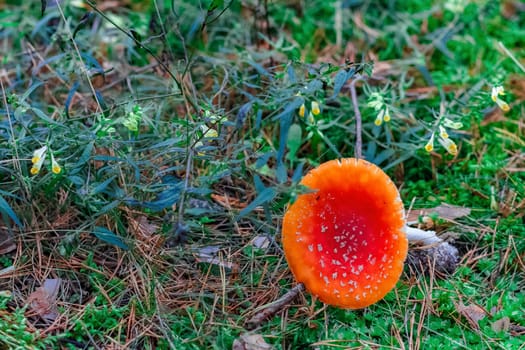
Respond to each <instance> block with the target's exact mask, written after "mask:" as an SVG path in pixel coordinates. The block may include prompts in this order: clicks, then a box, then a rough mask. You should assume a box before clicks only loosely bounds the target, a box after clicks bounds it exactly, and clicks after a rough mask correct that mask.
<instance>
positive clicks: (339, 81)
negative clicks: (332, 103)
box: [329, 68, 355, 100]
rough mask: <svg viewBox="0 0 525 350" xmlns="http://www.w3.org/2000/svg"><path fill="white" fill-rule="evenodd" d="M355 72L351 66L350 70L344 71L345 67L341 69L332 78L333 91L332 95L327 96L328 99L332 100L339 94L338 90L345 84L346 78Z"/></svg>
mask: <svg viewBox="0 0 525 350" xmlns="http://www.w3.org/2000/svg"><path fill="white" fill-rule="evenodd" d="M354 74H355V69H354V68H351V69H350V70H348V71H346V70H345V69H341V70H340V71H339V72H337V74H336V75H335V78H334V93H333V95H332V97H330V98H329V100H333V99H335V98H336V97H337V95H339V92H340V91H341V89H342V88H343V86H344V85H345V84H346V82H347V81H348V79H350V78H351V77H353V76H354Z"/></svg>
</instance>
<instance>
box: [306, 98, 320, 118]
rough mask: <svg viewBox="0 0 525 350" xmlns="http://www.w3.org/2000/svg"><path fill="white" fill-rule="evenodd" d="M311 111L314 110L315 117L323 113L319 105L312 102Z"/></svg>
mask: <svg viewBox="0 0 525 350" xmlns="http://www.w3.org/2000/svg"><path fill="white" fill-rule="evenodd" d="M303 106H304V105H303ZM311 110H312V113H313V115H319V114H320V113H321V109H320V108H319V103H317V102H316V101H312V109H311Z"/></svg>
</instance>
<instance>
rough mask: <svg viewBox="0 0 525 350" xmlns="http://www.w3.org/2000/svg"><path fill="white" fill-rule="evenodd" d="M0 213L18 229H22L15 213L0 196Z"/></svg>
mask: <svg viewBox="0 0 525 350" xmlns="http://www.w3.org/2000/svg"><path fill="white" fill-rule="evenodd" d="M0 212H2V214H6V215H7V216H9V217H10V218H11V220H13V221H14V222H15V224H17V225H18V226H19V227H23V225H22V223H21V222H20V220H19V219H18V216H16V214H15V212H14V211H13V209H12V208H11V206H10V205H9V204H8V203H7V201H6V200H5V199H4V197H2V196H0Z"/></svg>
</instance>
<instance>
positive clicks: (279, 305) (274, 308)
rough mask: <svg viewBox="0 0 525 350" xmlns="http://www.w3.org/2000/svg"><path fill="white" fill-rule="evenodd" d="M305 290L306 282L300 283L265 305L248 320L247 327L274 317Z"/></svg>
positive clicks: (256, 325) (258, 324)
mask: <svg viewBox="0 0 525 350" xmlns="http://www.w3.org/2000/svg"><path fill="white" fill-rule="evenodd" d="M304 290H305V288H304V284H302V283H299V284H297V285H296V286H295V287H293V288H292V289H290V290H289V291H288V292H286V294H284V295H283V296H282V297H280V298H279V299H277V300H276V301H274V302H272V303H270V304H268V305H265V306H264V308H263V309H261V310H260V311H259V312H258V313H256V314H255V315H253V317H252V318H250V319H249V320H248V321H247V322H246V324H245V326H246V329H249V330H251V329H255V328H257V327H259V326H260V325H261V324H262V323H263V322H264V321H266V320H267V319H269V318H270V317H273V316H274V315H275V314H276V313H277V312H279V311H281V310H283V308H284V307H285V306H286V305H288V304H290V302H291V301H292V300H293V299H295V297H297V295H298V294H299V293H301V292H303V291H304Z"/></svg>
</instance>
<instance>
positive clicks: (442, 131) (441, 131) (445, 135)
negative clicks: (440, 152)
mask: <svg viewBox="0 0 525 350" xmlns="http://www.w3.org/2000/svg"><path fill="white" fill-rule="evenodd" d="M439 137H441V138H443V139H448V133H447V130H446V129H445V128H444V127H443V126H442V125H440V126H439Z"/></svg>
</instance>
